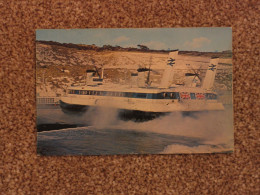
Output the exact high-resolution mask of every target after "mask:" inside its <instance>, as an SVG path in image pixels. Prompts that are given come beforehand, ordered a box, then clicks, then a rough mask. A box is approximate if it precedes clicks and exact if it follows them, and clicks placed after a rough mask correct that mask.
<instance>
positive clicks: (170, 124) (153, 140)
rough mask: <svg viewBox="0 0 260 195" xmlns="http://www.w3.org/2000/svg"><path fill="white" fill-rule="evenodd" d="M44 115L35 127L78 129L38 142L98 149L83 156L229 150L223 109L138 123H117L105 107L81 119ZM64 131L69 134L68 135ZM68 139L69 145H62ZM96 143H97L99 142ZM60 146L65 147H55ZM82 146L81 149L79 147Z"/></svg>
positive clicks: (229, 122) (229, 125) (229, 126)
mask: <svg viewBox="0 0 260 195" xmlns="http://www.w3.org/2000/svg"><path fill="white" fill-rule="evenodd" d="M42 115H44V114H42ZM44 116H45V118H44V120H42V121H41V120H40V119H39V121H38V123H39V124H41V123H44V122H46V121H47V122H51V121H57V122H58V123H63V122H66V123H69V124H73V125H78V126H82V127H81V128H79V127H77V128H75V130H73V129H70V130H69V129H68V130H67V129H64V130H58V131H52V132H42V133H39V134H38V138H39V140H40V142H41V143H43V142H42V141H44V140H49V141H50V140H52V142H51V143H50V142H49V144H52V145H53V147H54V148H57V147H60V148H64V147H66V148H68V147H71V148H72V149H71V151H74V149H73V147H74V146H76V145H78V143H79V141H80V140H81V144H82V145H81V149H80V151H86V150H87V151H88V152H89V151H91V150H93V149H94V148H96V147H97V146H99V148H100V152H98V151H99V150H95V152H94V153H87V154H96V153H97V154H103V152H104V150H107V151H106V154H117V153H122V151H123V150H124V151H125V152H129V153H136V147H137V146H138V147H137V148H143V149H144V150H142V151H140V153H154V151H156V153H164V154H167V153H213V152H231V151H233V112H232V108H231V107H229V108H226V109H225V111H219V112H200V113H195V114H193V115H192V116H183V115H182V114H181V113H178V112H175V113H171V114H169V115H166V116H163V117H160V118H156V119H154V120H151V121H146V122H141V123H140V122H138V123H137V122H133V121H122V120H119V119H118V118H117V116H118V111H117V110H116V109H109V108H98V109H92V110H89V111H88V112H87V113H85V114H84V115H81V116H75V115H66V114H64V113H62V112H61V111H60V110H55V111H52V112H48V113H45V115H44ZM65 132H69V134H68V133H65ZM73 132H74V133H73ZM84 132H85V133H84ZM102 132H103V133H102ZM138 132H139V133H138ZM89 133H90V134H89ZM54 135H55V136H54ZM65 135H66V136H65ZM163 135H165V136H166V137H164V136H163ZM52 136H54V137H52ZM48 137H49V138H48ZM130 137H131V138H130ZM68 139H69V145H67V144H66V142H67V141H68ZM85 139H87V140H88V141H87V142H88V143H89V144H90V143H92V144H90V145H84V144H86V141H85ZM121 139H122V140H121ZM55 140H56V141H55ZM75 140H76V141H75ZM97 140H100V143H99V142H97ZM77 142H78V143H77ZM53 143H55V144H53ZM61 143H63V144H65V145H60V146H57V144H61ZM108 143H110V144H108ZM113 144H114V145H113ZM139 144H141V145H139ZM156 144H157V146H156V150H155V145H156ZM83 145H84V146H85V147H82V146H83ZM106 145H109V146H106ZM148 145H154V148H153V147H152V148H153V149H152V148H151V147H150V146H149V149H148V148H147V147H148ZM105 146H106V147H105ZM77 147H78V146H77ZM109 148H110V149H109ZM112 148H114V149H112ZM131 148H132V149H131ZM145 148H146V149H147V150H145ZM117 149H118V151H117ZM126 149H127V150H126ZM159 149H160V150H159ZM158 150H159V151H158ZM102 151H103V152H102ZM112 151H113V152H112ZM74 152H75V151H74ZM83 153H84V152H83ZM137 153H139V151H137ZM73 154H74V153H73Z"/></svg>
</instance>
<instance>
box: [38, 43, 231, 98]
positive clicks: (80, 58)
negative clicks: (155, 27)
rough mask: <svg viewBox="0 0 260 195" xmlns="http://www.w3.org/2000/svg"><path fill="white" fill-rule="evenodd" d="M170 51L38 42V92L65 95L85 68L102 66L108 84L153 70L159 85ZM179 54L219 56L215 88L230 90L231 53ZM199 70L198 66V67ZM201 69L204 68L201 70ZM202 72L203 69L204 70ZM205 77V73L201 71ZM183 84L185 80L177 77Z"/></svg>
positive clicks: (42, 94) (120, 81) (154, 80)
mask: <svg viewBox="0 0 260 195" xmlns="http://www.w3.org/2000/svg"><path fill="white" fill-rule="evenodd" d="M168 53H169V51H164V50H161V51H157V50H149V49H148V48H145V47H140V48H139V49H137V48H121V47H119V46H117V47H112V46H103V47H97V46H95V45H77V44H61V43H56V42H47V41H37V42H36V74H37V93H38V94H39V95H40V96H44V95H46V96H47V95H48V96H57V95H62V94H63V93H64V91H65V89H66V87H67V86H70V85H71V84H73V83H84V80H85V77H84V76H85V75H84V74H85V71H86V69H95V67H94V65H95V66H96V67H97V68H101V67H103V68H104V69H105V71H104V78H105V80H106V82H116V83H127V82H129V80H130V75H131V73H133V72H136V69H138V68H144V67H149V66H150V67H151V69H152V70H153V71H152V73H151V80H153V83H154V84H156V83H159V82H160V79H161V75H162V72H163V69H164V66H165V62H166V60H167V58H168ZM179 54H180V55H184V56H189V55H191V56H198V58H203V57H220V66H219V70H218V74H217V76H216V89H218V90H231V88H232V82H231V81H232V59H231V56H232V54H231V52H230V51H226V52H220V53H216V52H205V53H203V52H194V51H179ZM198 68H199V67H198ZM200 68H201V67H200ZM202 69H203V68H202ZM200 72H201V73H202V75H203V74H204V73H205V72H204V73H203V71H200ZM174 82H176V83H183V82H184V81H183V77H182V76H179V77H176V78H175V81H174Z"/></svg>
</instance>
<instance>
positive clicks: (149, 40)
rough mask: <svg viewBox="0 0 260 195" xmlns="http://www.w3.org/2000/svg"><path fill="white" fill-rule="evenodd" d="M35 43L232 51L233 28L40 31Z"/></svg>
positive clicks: (37, 32)
mask: <svg viewBox="0 0 260 195" xmlns="http://www.w3.org/2000/svg"><path fill="white" fill-rule="evenodd" d="M36 40H46V41H57V42H60V43H76V44H88V45H91V44H95V45H97V46H103V45H112V46H115V45H118V46H121V47H137V45H138V44H141V45H146V46H147V47H149V48H150V49H165V50H167V49H171V50H173V49H179V50H189V51H191V50H193V51H224V50H232V29H231V28H229V27H208V28H204V27H203V28H132V29H131V28H130V29H129V28H121V29H102V28H100V29H41V30H37V31H36Z"/></svg>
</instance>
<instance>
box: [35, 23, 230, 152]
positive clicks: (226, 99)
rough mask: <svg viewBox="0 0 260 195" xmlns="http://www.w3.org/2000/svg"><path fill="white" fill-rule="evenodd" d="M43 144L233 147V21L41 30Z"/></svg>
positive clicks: (55, 147)
mask: <svg viewBox="0 0 260 195" xmlns="http://www.w3.org/2000/svg"><path fill="white" fill-rule="evenodd" d="M36 101H37V153H38V155H43V156H51V155H57V156H64V155H119V154H187V153H231V152H233V150H234V133H233V103H232V29H231V28H228V27H208V28H132V29H131V28H130V29H128V28H125V29H39V30H37V31H36Z"/></svg>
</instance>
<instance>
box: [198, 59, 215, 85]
mask: <svg viewBox="0 0 260 195" xmlns="http://www.w3.org/2000/svg"><path fill="white" fill-rule="evenodd" d="M218 61H219V58H213V59H211V60H210V65H209V67H208V70H207V72H206V76H205V78H204V81H203V85H202V88H204V89H212V87H213V84H214V81H215V76H216V72H217V66H218Z"/></svg>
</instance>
